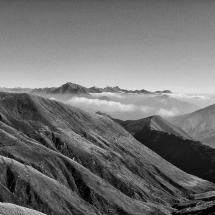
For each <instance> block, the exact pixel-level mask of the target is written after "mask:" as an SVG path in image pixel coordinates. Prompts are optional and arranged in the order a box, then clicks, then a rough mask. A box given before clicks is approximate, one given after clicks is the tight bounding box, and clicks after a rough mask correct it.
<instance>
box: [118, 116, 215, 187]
mask: <svg viewBox="0 0 215 215" xmlns="http://www.w3.org/2000/svg"><path fill="white" fill-rule="evenodd" d="M116 121H118V123H120V124H121V125H122V126H123V127H124V128H125V129H126V130H127V131H129V132H130V133H131V134H132V135H133V136H134V137H135V139H136V140H138V141H139V142H141V143H143V144H144V145H145V146H147V147H149V148H150V149H152V150H153V151H155V152H156V153H158V154H159V155H160V156H162V157H163V158H164V159H166V160H167V161H169V162H170V163H172V164H174V165H175V166H177V167H179V168H180V169H182V170H184V171H186V172H188V173H190V174H193V175H196V176H198V177H201V178H203V179H206V180H209V181H212V182H213V183H215V170H214V165H215V160H214V158H215V149H214V148H212V147H210V146H207V145H205V144H203V143H201V142H198V141H195V140H193V139H192V138H191V137H190V136H189V135H188V134H186V133H185V132H184V131H183V130H182V129H180V128H177V127H176V126H174V125H172V124H171V123H169V122H168V121H166V120H165V119H163V118H161V117H159V116H152V117H148V118H145V119H141V120H130V121H121V120H120V121H119V120H116Z"/></svg>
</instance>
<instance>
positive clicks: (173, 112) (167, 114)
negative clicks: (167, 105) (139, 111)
mask: <svg viewBox="0 0 215 215" xmlns="http://www.w3.org/2000/svg"><path fill="white" fill-rule="evenodd" d="M156 114H157V115H160V116H163V117H172V116H176V115H178V114H180V112H179V110H178V109H177V108H172V109H170V110H167V109H163V108H161V109H159V110H158V111H157V112H156Z"/></svg>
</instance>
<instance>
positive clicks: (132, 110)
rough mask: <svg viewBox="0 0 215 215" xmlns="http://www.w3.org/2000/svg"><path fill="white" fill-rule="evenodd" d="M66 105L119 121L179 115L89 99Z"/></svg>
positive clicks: (159, 109) (161, 109)
mask: <svg viewBox="0 0 215 215" xmlns="http://www.w3.org/2000/svg"><path fill="white" fill-rule="evenodd" d="M67 103H68V104H71V105H74V106H78V107H80V108H83V109H86V110H90V111H92V112H97V111H101V112H105V113H107V114H110V115H111V116H113V117H115V118H120V119H124V120H125V119H140V118H144V117H147V116H150V115H160V116H163V117H171V116H175V115H177V114H179V111H178V110H177V109H176V108H171V109H169V110H168V109H163V108H159V107H149V106H143V105H134V104H123V103H121V102H119V101H117V102H116V101H106V100H99V99H89V98H84V97H73V98H72V99H70V100H69V101H67Z"/></svg>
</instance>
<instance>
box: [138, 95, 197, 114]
mask: <svg viewBox="0 0 215 215" xmlns="http://www.w3.org/2000/svg"><path fill="white" fill-rule="evenodd" d="M135 104H136V105H146V106H150V107H159V108H161V109H165V110H170V111H171V110H172V112H173V113H172V114H173V115H178V111H179V110H180V112H182V113H190V112H193V111H196V110H197V109H199V107H198V106H197V105H194V104H191V103H189V102H185V101H181V100H178V99H175V98H172V97H170V96H169V95H157V96H153V97H149V98H147V99H144V100H141V101H138V102H136V103H135Z"/></svg>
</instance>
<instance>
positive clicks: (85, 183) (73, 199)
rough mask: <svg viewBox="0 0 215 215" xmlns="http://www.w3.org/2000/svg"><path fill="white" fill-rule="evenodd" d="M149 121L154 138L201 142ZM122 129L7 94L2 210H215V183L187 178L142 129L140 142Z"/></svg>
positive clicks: (2, 96) (134, 213) (52, 103)
mask: <svg viewBox="0 0 215 215" xmlns="http://www.w3.org/2000/svg"><path fill="white" fill-rule="evenodd" d="M143 121H144V120H143ZM145 121H146V122H143V124H144V125H145V126H143V127H145V128H146V127H149V132H150V131H151V130H155V131H157V132H158V133H159V132H161V133H165V134H166V135H169V136H171V135H173V136H174V138H175V137H177V138H180V140H184V141H191V142H193V141H192V140H189V138H190V136H189V135H187V134H185V132H183V131H182V130H181V129H179V128H176V127H174V126H171V124H170V123H167V122H166V121H164V120H163V119H162V118H159V117H158V118H157V117H155V118H151V119H150V118H149V119H146V120H145ZM121 122H122V121H121ZM150 122H153V123H150ZM119 123H120V120H116V121H114V120H113V119H110V118H109V117H108V116H103V115H99V114H96V113H90V112H88V111H84V110H82V109H79V108H77V107H74V106H70V105H67V104H65V103H62V102H59V101H56V100H51V99H47V98H43V97H39V96H36V95H32V94H27V93H5V92H1V93H0V137H1V138H0V187H1V192H0V202H4V203H1V204H0V211H3V212H4V213H5V214H9V215H10V214H11V215H12V214H13V213H12V212H9V213H7V211H13V212H14V210H15V212H17V211H18V210H21V211H22V212H20V214H21V215H24V214H27V213H28V210H29V209H34V210H36V211H39V212H42V213H45V214H51V215H58V214H63V215H64V214H65V215H70V214H74V215H90V214H93V215H101V214H102V215H110V214H111V215H142V214H153V215H155V214H157V215H162V214H189V212H190V213H192V214H199V213H200V212H201V213H204V212H206V211H212V210H213V204H212V203H213V200H214V198H215V193H214V191H215V184H213V183H212V182H209V181H206V180H203V179H200V178H198V177H196V176H193V175H190V174H187V173H185V172H184V171H182V170H180V169H178V168H177V167H175V166H174V165H172V164H171V163H169V162H168V161H166V160H164V159H163V158H162V157H160V156H159V155H158V154H157V153H155V152H153V151H152V150H151V149H149V148H148V147H146V146H145V145H144V144H143V143H140V142H139V141H137V140H136V139H135V138H137V137H136V136H135V134H137V133H138V132H141V135H142V133H143V132H142V130H143V129H141V126H139V125H138V126H137V128H138V129H137V132H136V133H135V131H134V130H132V132H131V133H132V134H133V135H134V137H135V138H134V137H133V136H132V135H131V134H130V133H129V132H128V131H129V129H128V127H129V126H128V127H127V130H128V131H126V130H125V129H124V128H123V126H125V125H123V126H122V125H120V124H121V123H120V124H119ZM149 123H150V126H149ZM125 124H127V123H125ZM128 124H130V122H129V123H128ZM155 136H156V135H155ZM161 137H162V135H161ZM147 138H150V134H149V135H148V137H147ZM155 140H159V138H157V139H155ZM148 145H150V144H148ZM188 149H189V147H188ZM209 149H210V147H209ZM155 151H156V150H155ZM167 152H169V151H167ZM173 152H174V150H173V151H172V153H173ZM189 152H191V149H189ZM187 153H188V152H187ZM208 155H209V154H207V157H209V156H208ZM195 161H196V160H195ZM212 164H213V162H212V159H211V165H212ZM193 165H195V164H194V163H193ZM209 174H210V172H209ZM210 175H213V172H212V173H211V174H210ZM6 203H10V204H6ZM197 203H198V204H197ZM17 205H19V206H17ZM14 208H15V209H14ZM17 208H18V209H17ZM26 208H27V209H26ZM26 211H27V212H26ZM30 212H31V213H30ZM39 212H38V213H37V212H35V211H32V210H31V211H30V210H29V214H38V215H39V214H40V213H39ZM4 213H3V214H4ZM17 213H18V212H17ZM211 214H212V213H211Z"/></svg>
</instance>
